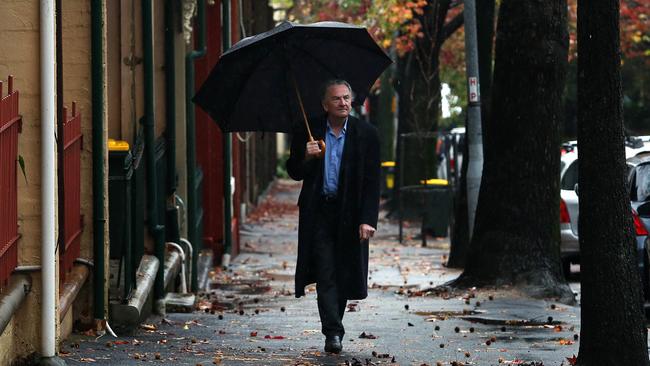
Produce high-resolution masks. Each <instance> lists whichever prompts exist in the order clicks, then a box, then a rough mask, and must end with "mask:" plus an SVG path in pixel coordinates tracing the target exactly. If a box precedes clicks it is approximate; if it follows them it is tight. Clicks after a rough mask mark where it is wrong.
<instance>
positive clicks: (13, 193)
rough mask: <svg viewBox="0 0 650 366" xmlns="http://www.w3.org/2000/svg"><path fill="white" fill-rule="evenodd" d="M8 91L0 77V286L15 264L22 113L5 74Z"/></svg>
mask: <svg viewBox="0 0 650 366" xmlns="http://www.w3.org/2000/svg"><path fill="white" fill-rule="evenodd" d="M8 84H9V94H8V95H7V96H5V97H3V96H2V93H3V90H2V85H3V83H2V81H0V172H1V173H0V289H2V288H3V287H5V286H6V285H7V284H8V282H9V276H10V275H11V272H12V271H13V270H14V268H16V265H17V264H18V245H17V243H18V238H19V237H20V235H18V187H17V169H16V165H17V164H16V158H17V157H18V134H19V133H20V132H21V128H22V117H21V116H20V115H19V114H18V91H17V90H13V77H12V76H9V80H8Z"/></svg>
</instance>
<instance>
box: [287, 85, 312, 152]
mask: <svg viewBox="0 0 650 366" xmlns="http://www.w3.org/2000/svg"><path fill="white" fill-rule="evenodd" d="M291 81H292V82H293V88H294V89H295V91H296V96H297V97H298V104H299V105H300V111H301V112H302V118H303V119H304V120H305V127H307V134H308V135H309V141H314V137H313V136H312V135H311V129H310V128H309V122H308V121H307V113H305V107H304V106H303V105H302V97H301V96H300V90H299V89H298V83H297V82H296V78H295V77H294V76H293V73H291Z"/></svg>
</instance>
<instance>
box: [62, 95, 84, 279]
mask: <svg viewBox="0 0 650 366" xmlns="http://www.w3.org/2000/svg"><path fill="white" fill-rule="evenodd" d="M60 143H63V148H62V149H61V151H62V154H63V156H62V157H61V160H60V162H61V166H60V167H61V171H60V174H62V176H63V187H62V193H63V197H60V199H61V200H62V201H63V202H62V205H63V214H59V220H61V222H60V229H61V232H60V238H62V239H63V240H62V241H60V242H59V245H61V249H62V250H61V266H60V275H61V281H64V280H65V276H66V274H67V273H68V272H69V271H70V270H71V269H72V266H73V265H74V260H75V259H77V258H78V257H79V251H80V243H81V231H82V225H83V222H82V221H83V218H82V216H81V150H82V148H83V138H82V134H81V114H79V113H77V105H76V103H74V102H73V103H72V116H70V118H68V109H67V108H63V139H61V140H60Z"/></svg>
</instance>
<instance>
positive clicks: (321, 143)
mask: <svg viewBox="0 0 650 366" xmlns="http://www.w3.org/2000/svg"><path fill="white" fill-rule="evenodd" d="M289 75H291V81H292V82H293V88H294V90H295V91H296V96H297V97H298V105H300V111H301V112H302V118H303V119H304V121H305V127H307V135H308V136H309V142H313V141H314V136H312V134H311V129H310V128H309V121H307V113H305V107H304V106H303V105H302V97H301V96H300V90H299V89H298V83H297V82H296V78H295V77H294V76H293V73H292V72H291V71H289ZM317 142H318V146H319V147H320V154H318V157H319V158H322V157H323V156H325V141H323V140H318V141H317Z"/></svg>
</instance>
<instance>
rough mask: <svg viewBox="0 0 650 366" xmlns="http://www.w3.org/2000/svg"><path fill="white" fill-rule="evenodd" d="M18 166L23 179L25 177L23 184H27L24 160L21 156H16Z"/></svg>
mask: <svg viewBox="0 0 650 366" xmlns="http://www.w3.org/2000/svg"><path fill="white" fill-rule="evenodd" d="M18 165H20V170H21V171H22V172H23V177H25V184H28V183H27V174H26V173H25V159H23V156H22V155H18Z"/></svg>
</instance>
